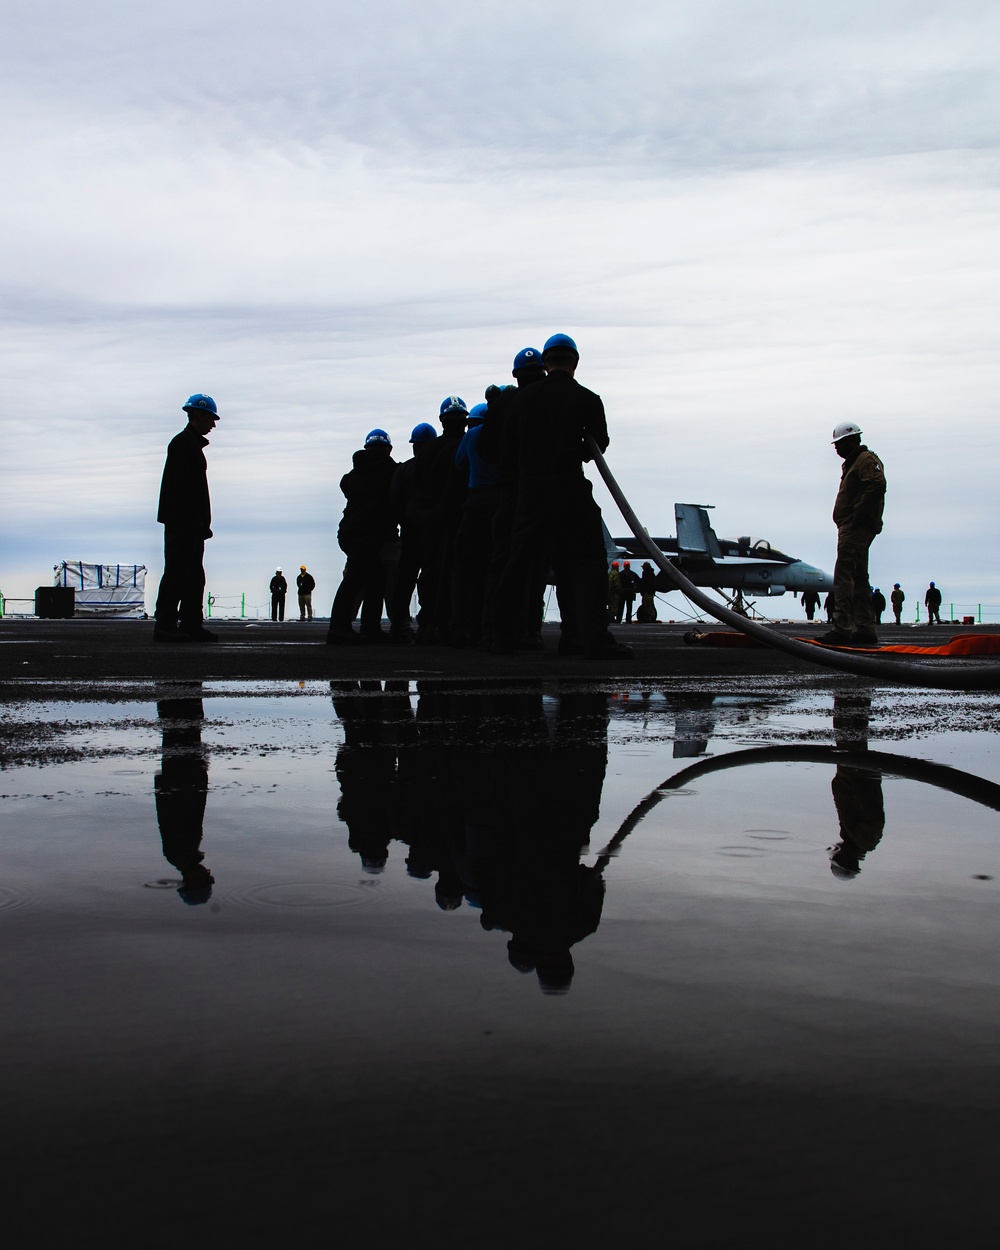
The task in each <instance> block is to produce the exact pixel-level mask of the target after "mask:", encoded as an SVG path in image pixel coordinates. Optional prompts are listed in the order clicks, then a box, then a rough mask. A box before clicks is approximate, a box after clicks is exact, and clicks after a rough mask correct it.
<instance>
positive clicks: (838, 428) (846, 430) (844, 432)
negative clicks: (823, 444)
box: [833, 421, 862, 443]
mask: <svg viewBox="0 0 1000 1250" xmlns="http://www.w3.org/2000/svg"><path fill="white" fill-rule="evenodd" d="M861 432H862V431H861V426H860V425H858V424H857V422H855V421H841V423H840V425H835V426H834V427H833V441H834V443H839V442H840V440H841V439H842V438H850V437H851V435H852V434H860V433H861Z"/></svg>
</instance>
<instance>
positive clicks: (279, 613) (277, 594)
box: [268, 569, 288, 621]
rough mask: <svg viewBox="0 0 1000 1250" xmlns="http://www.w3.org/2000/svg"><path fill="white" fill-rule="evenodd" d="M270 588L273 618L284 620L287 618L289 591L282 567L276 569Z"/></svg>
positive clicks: (273, 619)
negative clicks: (286, 608) (286, 604)
mask: <svg viewBox="0 0 1000 1250" xmlns="http://www.w3.org/2000/svg"><path fill="white" fill-rule="evenodd" d="M268 590H269V591H270V592H271V620H272V621H283V620H284V619H285V595H286V594H287V593H288V582H286V581H285V575H284V573H282V571H281V569H275V570H274V576H273V577H272V578H271V584H270V585H269V586H268Z"/></svg>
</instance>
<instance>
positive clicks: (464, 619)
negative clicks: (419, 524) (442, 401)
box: [451, 387, 501, 647]
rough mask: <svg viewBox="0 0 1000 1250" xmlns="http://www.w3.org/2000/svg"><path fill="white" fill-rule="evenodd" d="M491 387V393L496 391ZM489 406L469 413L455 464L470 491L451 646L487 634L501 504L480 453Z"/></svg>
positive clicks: (458, 552) (457, 564)
mask: <svg viewBox="0 0 1000 1250" xmlns="http://www.w3.org/2000/svg"><path fill="white" fill-rule="evenodd" d="M497 389H498V388H496V387H490V390H491V391H493V390H497ZM488 416H489V405H488V404H487V403H483V404H475V405H474V406H473V407H472V408H471V409H470V410H469V424H468V429H467V430H466V432H465V435H464V437H463V438H462V441H461V442H460V443H459V445H458V450H457V451H456V453H455V465H456V467H457V469H458V470H459V472H460V473H463V472H464V473H465V474H466V475H467V481H468V489H467V491H466V495H465V503H464V504H463V506H462V513H461V516H460V518H459V522H458V530H457V532H456V534H455V557H454V565H453V571H452V582H451V605H452V628H451V642H452V646H455V647H465V646H475V645H476V644H477V643H478V642H479V641H480V639H481V638H482V636H483V633H484V628H485V627H484V620H483V616H484V611H485V602H486V579H487V576H488V574H489V569H490V561H491V559H492V551H493V521H494V518H495V516H496V511H497V508H498V507H499V504H500V499H501V491H500V471H499V468H498V467H497V466H496V465H495V464H492V463H491V462H490V461H488V460H484V459H483V458H482V456H481V455H480V454H479V442H480V438H481V435H482V433H483V430H484V429H485V426H484V421H486V420H487V419H488Z"/></svg>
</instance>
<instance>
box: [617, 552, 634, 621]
mask: <svg viewBox="0 0 1000 1250" xmlns="http://www.w3.org/2000/svg"><path fill="white" fill-rule="evenodd" d="M618 576H619V579H620V581H621V587H622V602H623V603H624V605H625V624H626V625H631V624H632V609H633V607H634V606H635V597H636V595H637V594H638V593H639V577H638V574H637V573H636V572H635V570H634V569H633V568H632V565H631V563H630V562H629V561H628V560H626V561H625V563H624V564H623V565H622V568H621V572H620V573H619V575H618ZM618 620H619V621H620V620H621V614H620V613H619V616H618Z"/></svg>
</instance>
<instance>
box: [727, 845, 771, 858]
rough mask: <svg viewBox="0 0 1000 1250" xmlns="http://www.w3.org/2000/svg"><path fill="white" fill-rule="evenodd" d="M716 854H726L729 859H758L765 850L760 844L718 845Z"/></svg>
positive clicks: (764, 853)
mask: <svg viewBox="0 0 1000 1250" xmlns="http://www.w3.org/2000/svg"><path fill="white" fill-rule="evenodd" d="M716 854H717V855H728V856H729V857H730V858H731V859H760V857H761V856H762V855H766V854H767V851H765V850H764V848H763V847H762V846H720V847H718V848H717V850H716Z"/></svg>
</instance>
